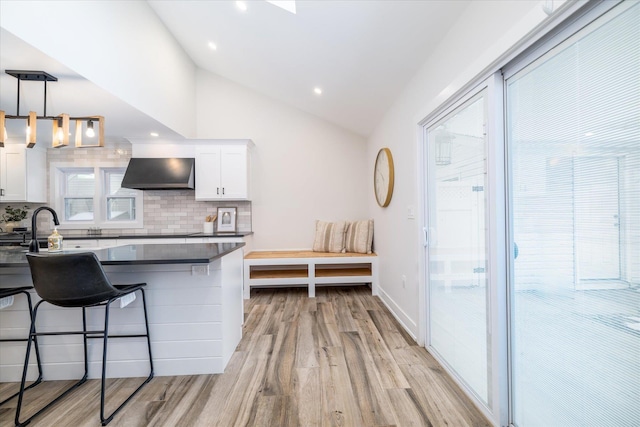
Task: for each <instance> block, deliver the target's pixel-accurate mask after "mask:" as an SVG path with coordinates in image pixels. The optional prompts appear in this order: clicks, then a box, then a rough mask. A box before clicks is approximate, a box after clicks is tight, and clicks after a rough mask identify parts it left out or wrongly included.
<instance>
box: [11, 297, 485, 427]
mask: <svg viewBox="0 0 640 427" xmlns="http://www.w3.org/2000/svg"><path fill="white" fill-rule="evenodd" d="M251 292H252V294H251V299H250V300H247V301H245V326H244V334H243V338H242V341H241V342H240V344H239V346H238V348H237V349H236V352H235V353H234V355H233V356H232V358H231V361H230V363H229V366H228V367H227V369H226V371H225V373H224V374H221V375H198V376H179V377H156V378H154V379H153V380H152V381H151V382H150V383H149V384H148V385H147V386H146V387H145V388H143V390H142V391H141V392H140V394H138V396H136V397H135V398H134V400H132V401H131V402H129V404H128V405H127V406H126V407H125V409H123V411H122V412H121V413H120V414H118V416H116V418H115V419H114V420H113V421H112V422H111V423H110V424H109V425H110V426H222V427H227V426H270V427H274V426H277V427H280V426H283V427H284V426H346V427H352V426H353V427H361V426H454V427H458V426H459V427H463V426H490V425H491V424H490V423H489V422H488V421H487V420H486V419H485V418H484V417H483V416H482V414H481V413H480V412H479V411H478V410H477V409H476V408H475V407H474V406H473V404H472V403H471V402H470V401H469V399H468V398H466V396H464V394H463V393H462V392H461V391H460V389H459V388H458V387H457V386H456V385H455V384H454V383H453V381H452V380H451V379H450V378H449V377H448V376H447V375H446V374H445V373H444V371H443V370H442V368H441V367H440V366H439V365H438V363H437V362H436V361H435V360H434V359H433V358H432V357H431V356H430V355H429V354H428V353H427V351H426V350H425V349H424V348H421V347H418V346H417V345H416V344H415V342H414V341H413V340H412V339H411V337H410V336H408V335H407V334H406V332H405V331H404V330H403V329H402V328H401V327H400V325H399V324H398V323H397V322H396V320H395V319H394V318H393V316H392V315H391V314H390V313H389V312H388V310H387V309H386V308H385V307H384V305H383V304H382V303H381V301H380V300H379V299H378V298H377V297H373V296H371V290H370V289H369V288H368V287H366V286H349V287H324V288H318V289H317V297H316V298H308V297H307V290H306V288H304V289H302V288H299V289H253V290H252V291H251ZM45 374H46V373H45ZM138 381H139V380H138V379H115V380H112V381H111V382H110V384H109V386H108V387H109V388H108V390H109V391H110V392H111V393H115V394H116V395H117V394H118V393H125V392H127V391H128V390H130V389H131V388H132V387H135V386H137V384H138ZM65 385H66V382H64V381H51V382H46V383H44V384H41V385H39V386H37V387H36V388H34V389H33V390H32V391H31V394H30V395H29V401H30V402H34V401H35V402H38V401H39V400H40V399H41V398H45V397H43V395H50V393H55V390H57V389H60V388H61V387H64V386H65ZM13 389H15V384H0V399H1V398H2V396H8V395H9V393H10V391H11V390H13ZM109 391H108V392H109ZM99 393H100V384H99V381H97V380H90V381H88V383H87V384H85V385H84V386H82V387H81V388H80V389H79V390H77V391H76V392H74V393H72V394H71V395H70V396H69V397H68V398H66V399H65V400H63V401H61V402H60V403H59V404H58V405H57V406H56V407H55V408H53V409H52V410H50V411H48V412H47V413H45V414H42V415H41V416H40V417H38V418H37V419H36V420H34V421H33V422H32V424H31V425H33V426H74V427H81V426H99V425H100V421H99V415H98V413H99V396H100V394H99ZM15 404H16V401H15V399H14V400H13V401H10V402H9V403H7V404H5V405H3V406H2V407H0V425H2V426H10V425H13V418H14V408H15ZM31 409H33V408H32V407H29V406H27V408H26V409H25V410H26V411H27V412H26V413H25V415H27V416H28V413H29V411H30V410H31ZM107 410H109V405H108V404H107Z"/></svg>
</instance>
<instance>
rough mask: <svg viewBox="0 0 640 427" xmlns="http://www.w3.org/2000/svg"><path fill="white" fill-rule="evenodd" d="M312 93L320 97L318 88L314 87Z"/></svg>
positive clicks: (320, 92)
mask: <svg viewBox="0 0 640 427" xmlns="http://www.w3.org/2000/svg"><path fill="white" fill-rule="evenodd" d="M313 93H315V94H316V95H322V89H320V88H319V87H314V88H313Z"/></svg>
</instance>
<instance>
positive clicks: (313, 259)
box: [244, 251, 378, 299]
mask: <svg viewBox="0 0 640 427" xmlns="http://www.w3.org/2000/svg"><path fill="white" fill-rule="evenodd" d="M350 283H370V284H371V291H372V294H373V295H377V294H378V257H377V255H376V254H373V253H372V254H357V253H339V254H336V253H327V252H313V251H254V252H250V253H248V254H247V255H245V257H244V297H245V299H248V298H249V296H250V292H251V287H259V286H265V287H266V286H307V287H308V289H309V297H310V298H313V297H315V295H316V285H331V284H350Z"/></svg>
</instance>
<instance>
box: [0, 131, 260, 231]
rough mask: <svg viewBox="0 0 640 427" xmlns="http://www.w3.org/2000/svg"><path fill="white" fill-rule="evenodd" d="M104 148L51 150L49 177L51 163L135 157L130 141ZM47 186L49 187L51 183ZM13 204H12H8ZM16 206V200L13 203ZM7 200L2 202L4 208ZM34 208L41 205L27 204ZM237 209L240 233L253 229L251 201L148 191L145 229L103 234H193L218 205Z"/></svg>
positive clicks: (47, 226)
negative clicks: (209, 199) (208, 199)
mask: <svg viewBox="0 0 640 427" xmlns="http://www.w3.org/2000/svg"><path fill="white" fill-rule="evenodd" d="M106 145H107V146H105V147H102V148H83V149H80V148H73V147H65V148H61V149H53V148H51V149H48V150H47V177H48V176H49V173H48V170H49V163H51V162H74V163H82V164H84V165H87V164H91V163H92V162H96V161H104V160H105V159H113V160H121V161H123V162H128V161H129V159H130V158H131V144H130V143H128V142H118V143H109V142H107V144H106ZM47 188H49V186H48V185H47ZM8 204H9V205H11V204H12V203H8ZM13 204H14V205H15V203H13ZM6 205H7V203H0V211H4V207H5V206H6ZM27 205H28V206H29V207H30V208H31V209H35V208H37V207H38V206H40V205H39V204H32V203H27ZM232 206H235V207H236V208H237V216H236V219H237V228H238V231H240V232H248V231H251V202H250V201H223V202H197V201H196V200H195V192H194V191H190V190H163V191H160V190H154V191H145V192H144V229H109V230H105V229H103V231H102V232H103V234H105V235H108V234H136V235H137V234H139V235H146V234H191V233H199V232H201V231H202V223H203V222H204V221H205V218H206V217H207V216H208V215H215V214H216V213H217V209H218V207H232ZM52 226H53V223H52V221H51V218H50V217H49V216H47V215H42V216H40V217H39V218H38V229H39V230H41V231H42V232H43V233H45V232H47V231H49V230H51V229H52ZM86 234H87V231H86V230H65V231H64V235H65V236H84V235H86Z"/></svg>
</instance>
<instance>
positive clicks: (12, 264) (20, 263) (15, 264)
mask: <svg viewBox="0 0 640 427" xmlns="http://www.w3.org/2000/svg"><path fill="white" fill-rule="evenodd" d="M189 244H190V243H185V244H184V245H189ZM191 244H192V245H229V246H228V247H227V248H225V249H223V250H222V251H220V252H216V254H215V255H213V256H208V257H198V258H189V257H184V258H172V259H148V260H120V261H118V260H100V264H102V265H154V264H155V265H157V264H167V265H168V264H208V263H210V262H212V261H214V260H216V259H218V258H222V257H223V256H225V255H227V254H229V253H231V252H233V251H235V250H237V249H240V248H242V247H243V246H245V245H246V243H244V242H237V243H191ZM126 246H134V247H135V246H137V245H125V246H119V247H117V248H122V247H126ZM140 246H145V245H140ZM153 246H156V245H153ZM117 248H103V249H97V250H92V251H89V250H87V251H82V250H79V251H69V252H71V253H79V252H95V253H96V254H97V255H98V258H100V255H101V254H100V252H103V251H106V252H108V251H109V249H117ZM218 248H220V246H218ZM63 253H64V252H63ZM16 255H18V253H16ZM52 255H53V254H52ZM18 256H20V260H12V261H9V262H2V261H0V271H1V270H2V269H3V268H22V267H28V266H29V263H28V262H27V259H26V252H22V251H20V252H19V255H18Z"/></svg>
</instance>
